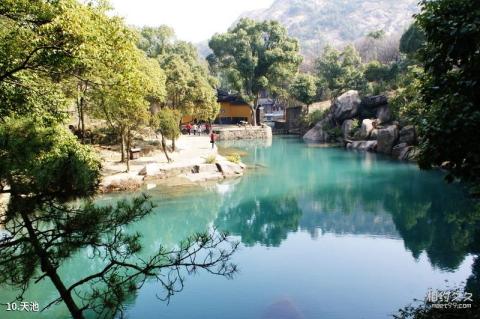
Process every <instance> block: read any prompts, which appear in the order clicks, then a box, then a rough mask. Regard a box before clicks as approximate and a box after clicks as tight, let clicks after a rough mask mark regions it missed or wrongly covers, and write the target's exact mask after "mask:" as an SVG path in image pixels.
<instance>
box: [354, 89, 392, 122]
mask: <svg viewBox="0 0 480 319" xmlns="http://www.w3.org/2000/svg"><path fill="white" fill-rule="evenodd" d="M387 104H388V99H387V97H386V96H385V95H373V96H365V97H363V98H362V102H361V103H360V107H359V116H360V118H362V119H365V118H372V117H376V116H377V109H378V108H379V107H381V106H384V105H387Z"/></svg>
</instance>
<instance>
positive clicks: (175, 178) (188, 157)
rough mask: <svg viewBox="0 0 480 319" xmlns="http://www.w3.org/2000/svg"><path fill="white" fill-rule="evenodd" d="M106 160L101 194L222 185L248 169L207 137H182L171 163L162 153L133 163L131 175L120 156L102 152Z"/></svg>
mask: <svg viewBox="0 0 480 319" xmlns="http://www.w3.org/2000/svg"><path fill="white" fill-rule="evenodd" d="M99 153H100V155H101V157H102V162H103V169H102V175H103V176H102V181H101V183H100V192H102V193H109V192H115V191H133V190H136V189H138V188H140V187H141V186H143V185H145V184H147V183H148V184H152V183H156V182H158V183H161V184H162V185H167V186H168V185H170V184H171V185H173V186H178V185H196V184H199V183H203V182H207V181H219V180H223V179H227V178H235V177H240V176H243V174H244V171H245V169H246V166H245V165H244V164H243V163H241V162H238V163H234V162H231V161H229V160H228V159H227V158H225V157H223V156H221V155H219V154H218V151H217V147H214V148H213V149H212V148H211V145H210V143H209V139H208V137H207V136H182V137H181V138H180V139H179V140H178V141H177V150H176V151H175V152H173V153H172V154H171V155H170V156H171V157H172V158H173V161H172V162H168V161H167V160H166V158H165V155H164V154H163V152H161V151H160V150H157V151H154V152H153V153H152V154H149V155H148V156H143V157H140V158H139V159H136V160H131V161H130V171H129V172H125V164H124V163H119V162H118V158H119V156H120V155H119V153H118V152H113V151H110V150H104V149H100V150H99Z"/></svg>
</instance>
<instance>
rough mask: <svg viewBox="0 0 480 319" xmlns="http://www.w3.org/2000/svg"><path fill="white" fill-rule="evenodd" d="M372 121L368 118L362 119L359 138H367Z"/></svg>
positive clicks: (372, 127)
mask: <svg viewBox="0 0 480 319" xmlns="http://www.w3.org/2000/svg"><path fill="white" fill-rule="evenodd" d="M373 123H374V121H373V120H370V119H364V120H363V121H362V126H361V127H360V133H359V135H360V138H361V139H369V138H370V135H371V134H372V131H373V129H374V126H373Z"/></svg>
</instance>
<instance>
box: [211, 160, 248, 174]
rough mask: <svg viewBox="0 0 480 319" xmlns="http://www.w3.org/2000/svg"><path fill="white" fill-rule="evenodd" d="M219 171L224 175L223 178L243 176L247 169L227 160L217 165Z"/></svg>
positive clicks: (218, 162)
mask: <svg viewBox="0 0 480 319" xmlns="http://www.w3.org/2000/svg"><path fill="white" fill-rule="evenodd" d="M215 165H216V167H217V170H218V171H219V172H220V173H222V175H223V177H225V178H227V177H234V176H241V175H243V170H244V169H245V167H244V166H243V165H241V164H237V163H232V162H229V161H226V160H221V161H217V162H216V163H215Z"/></svg>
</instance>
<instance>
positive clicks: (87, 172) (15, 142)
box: [0, 118, 100, 198]
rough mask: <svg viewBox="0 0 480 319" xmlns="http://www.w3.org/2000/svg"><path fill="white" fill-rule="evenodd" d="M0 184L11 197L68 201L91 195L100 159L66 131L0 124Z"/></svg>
mask: <svg viewBox="0 0 480 319" xmlns="http://www.w3.org/2000/svg"><path fill="white" fill-rule="evenodd" d="M0 149H1V150H2V151H1V152H0V182H1V184H7V185H9V186H10V188H11V193H12V194H17V195H22V194H31V193H33V194H36V195H38V196H46V197H51V196H53V197H62V198H69V197H74V196H86V195H87V196H88V195H91V194H93V192H94V191H95V190H96V187H97V185H98V183H99V179H100V160H99V159H98V158H97V157H96V155H95V154H94V152H93V150H91V149H90V148H89V147H88V146H84V145H81V144H79V142H78V141H77V139H76V137H74V136H73V135H72V134H71V133H70V131H68V130H67V129H65V128H63V127H61V126H58V125H55V126H48V127H45V126H42V125H41V124H38V123H37V122H35V121H34V120H31V119H12V118H7V119H5V120H4V122H3V123H2V125H0Z"/></svg>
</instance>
